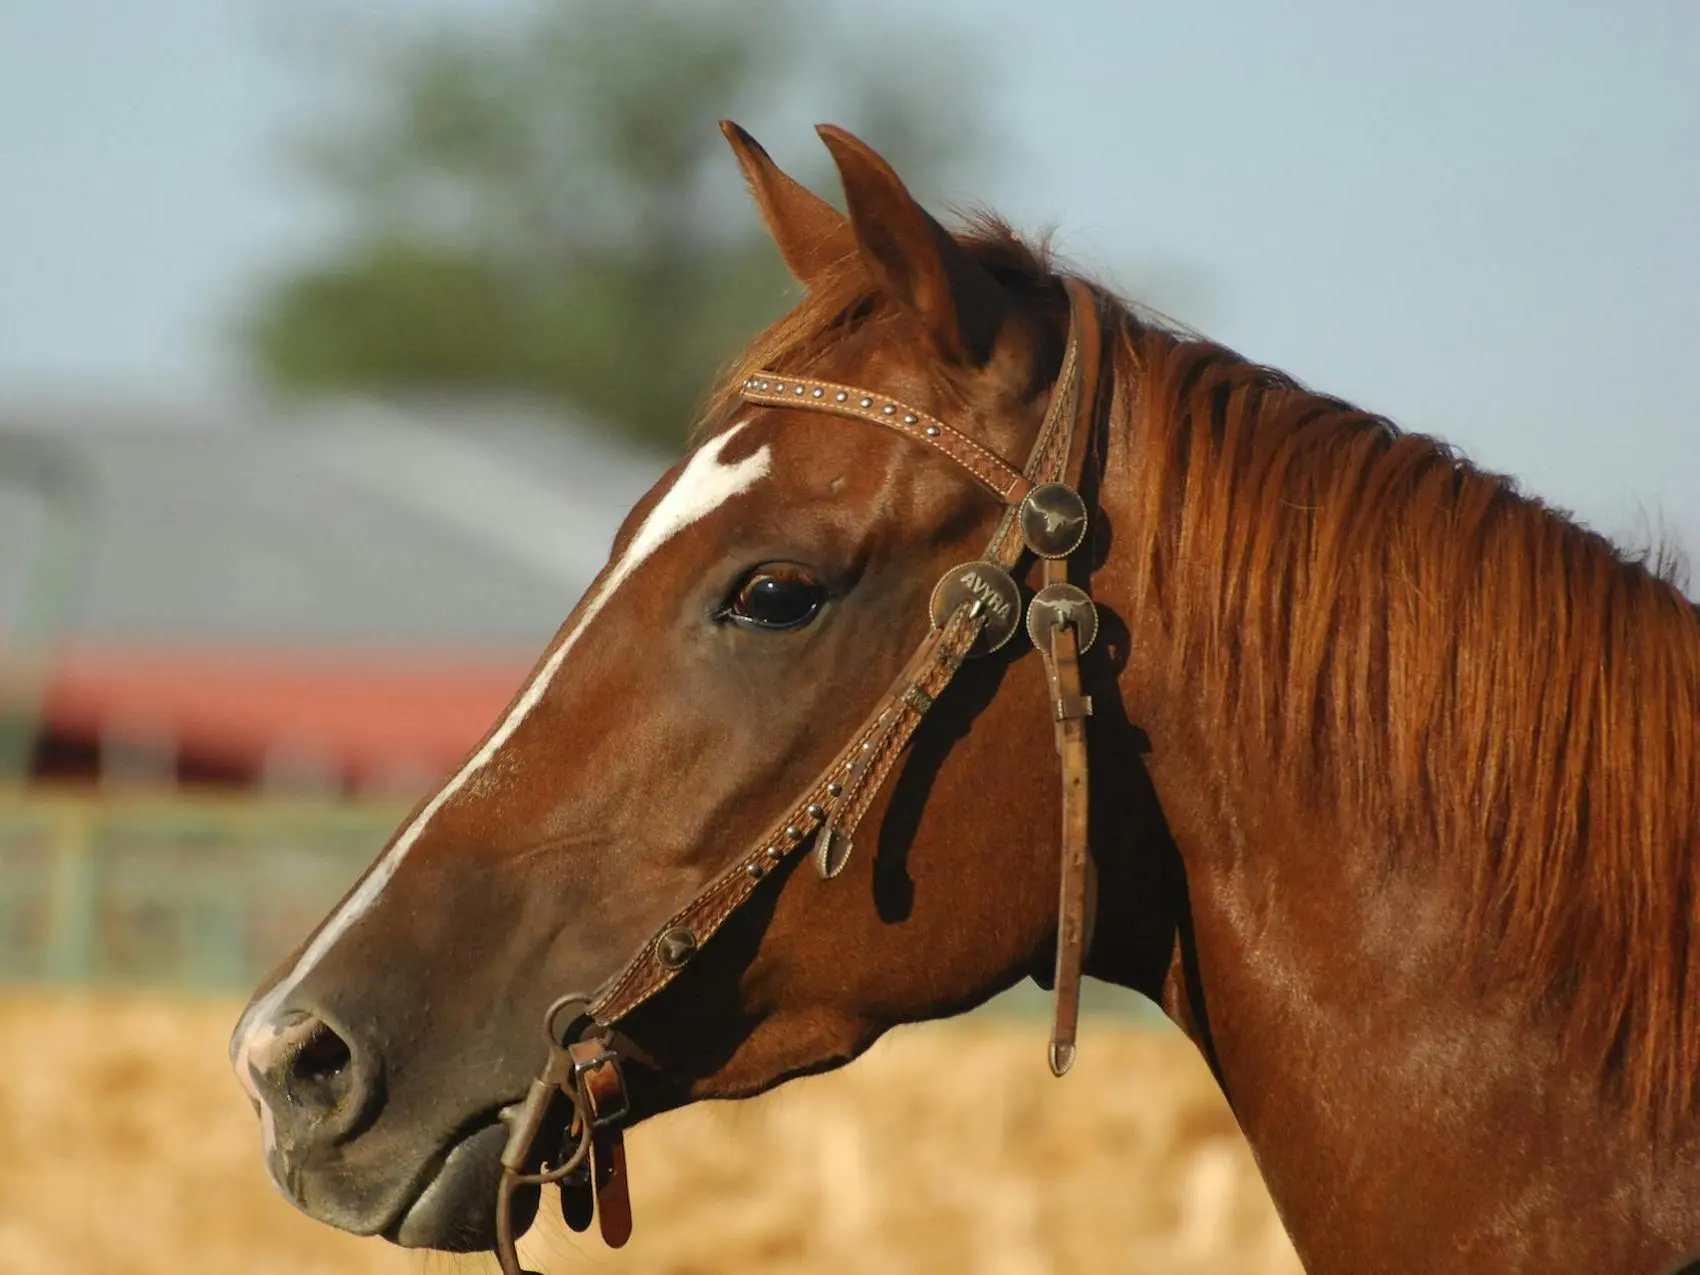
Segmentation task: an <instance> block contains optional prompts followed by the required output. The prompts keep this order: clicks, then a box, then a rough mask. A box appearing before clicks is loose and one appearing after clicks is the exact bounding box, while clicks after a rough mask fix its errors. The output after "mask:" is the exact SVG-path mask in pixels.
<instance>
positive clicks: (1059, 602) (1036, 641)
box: [1027, 584, 1098, 655]
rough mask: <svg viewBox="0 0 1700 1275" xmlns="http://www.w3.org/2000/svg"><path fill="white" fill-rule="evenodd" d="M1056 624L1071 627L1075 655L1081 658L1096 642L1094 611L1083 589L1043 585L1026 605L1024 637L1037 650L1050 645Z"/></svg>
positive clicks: (1048, 647) (1059, 585) (1064, 585)
mask: <svg viewBox="0 0 1700 1275" xmlns="http://www.w3.org/2000/svg"><path fill="white" fill-rule="evenodd" d="M1059 624H1072V625H1073V626H1074V633H1075V640H1076V643H1077V652H1078V653H1079V654H1081V655H1084V654H1085V653H1086V652H1087V651H1088V650H1090V649H1091V647H1092V643H1094V642H1096V641H1097V640H1098V608H1097V607H1096V606H1094V605H1093V604H1092V599H1091V598H1090V597H1088V596H1087V595H1086V590H1084V589H1078V588H1076V587H1075V586H1074V585H1072V584H1047V585H1046V586H1045V587H1044V588H1043V589H1040V590H1039V592H1037V593H1035V594H1034V595H1033V601H1031V602H1029V603H1028V604H1027V636H1028V637H1030V638H1032V639H1033V645H1034V647H1036V648H1037V649H1038V650H1041V651H1047V650H1049V649H1050V646H1051V633H1052V631H1053V630H1054V629H1055V628H1056V627H1057V625H1059Z"/></svg>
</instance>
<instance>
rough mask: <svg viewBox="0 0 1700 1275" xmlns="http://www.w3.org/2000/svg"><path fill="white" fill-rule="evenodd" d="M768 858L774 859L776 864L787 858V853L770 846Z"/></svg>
mask: <svg viewBox="0 0 1700 1275" xmlns="http://www.w3.org/2000/svg"><path fill="white" fill-rule="evenodd" d="M767 857H768V858H769V859H772V860H773V861H774V862H775V863H778V862H779V861H780V860H781V859H783V858H784V857H785V851H783V850H781V849H780V848H779V847H778V846H769V847H768V848H767Z"/></svg>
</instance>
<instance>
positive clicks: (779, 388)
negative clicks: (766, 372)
mask: <svg viewBox="0 0 1700 1275" xmlns="http://www.w3.org/2000/svg"><path fill="white" fill-rule="evenodd" d="M773 392H774V393H775V394H783V393H785V382H784V381H775V382H774V383H773Z"/></svg>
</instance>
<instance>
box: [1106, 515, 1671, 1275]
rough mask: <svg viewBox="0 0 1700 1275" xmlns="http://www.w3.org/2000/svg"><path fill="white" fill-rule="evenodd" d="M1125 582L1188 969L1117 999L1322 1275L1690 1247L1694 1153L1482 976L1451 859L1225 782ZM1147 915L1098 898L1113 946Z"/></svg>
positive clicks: (1233, 779)
mask: <svg viewBox="0 0 1700 1275" xmlns="http://www.w3.org/2000/svg"><path fill="white" fill-rule="evenodd" d="M1106 486H1107V490H1106V492H1105V499H1104V502H1103V503H1104V505H1105V511H1106V513H1107V514H1108V516H1109V518H1110V520H1111V523H1112V526H1113V527H1115V528H1116V529H1117V530H1118V531H1122V530H1123V529H1124V528H1128V522H1127V521H1126V520H1125V518H1124V519H1123V520H1122V521H1120V522H1119V523H1118V521H1117V510H1116V508H1115V503H1114V501H1115V496H1114V490H1113V489H1114V483H1113V481H1112V482H1110V483H1107V484H1106ZM1128 538H1129V539H1131V534H1130V535H1128ZM1126 586H1127V581H1126V579H1125V577H1124V576H1123V575H1122V574H1121V573H1120V572H1119V571H1118V569H1117V568H1116V565H1115V563H1114V561H1113V560H1112V563H1111V564H1109V566H1108V567H1107V568H1106V570H1104V571H1103V572H1101V573H1100V576H1099V577H1098V578H1096V579H1095V581H1094V591H1095V592H1096V593H1097V594H1098V596H1099V597H1100V599H1101V600H1102V601H1103V603H1104V604H1105V605H1106V607H1107V608H1109V609H1110V610H1111V611H1113V612H1116V613H1119V614H1121V615H1122V616H1123V617H1124V618H1125V619H1126V621H1127V623H1128V625H1129V628H1130V630H1131V631H1132V635H1133V640H1132V643H1131V654H1130V658H1129V661H1128V663H1127V665H1126V667H1125V668H1124V669H1123V670H1122V671H1121V673H1120V675H1119V682H1120V689H1121V697H1120V698H1121V706H1122V708H1123V709H1124V710H1125V712H1126V714H1127V716H1128V718H1129V720H1130V721H1132V722H1133V723H1134V724H1136V725H1138V726H1139V727H1141V728H1143V731H1144V733H1145V734H1146V735H1148V736H1149V740H1150V745H1149V750H1148V752H1147V753H1146V755H1145V757H1144V759H1143V766H1144V770H1145V772H1146V773H1147V774H1148V775H1149V777H1150V780H1151V784H1152V787H1153V788H1154V790H1155V797H1156V801H1157V804H1158V805H1159V806H1160V808H1161V812H1162V818H1163V821H1164V824H1165V825H1166V830H1167V833H1168V835H1169V837H1170V838H1172V842H1173V850H1172V852H1171V855H1172V858H1173V859H1174V860H1175V861H1176V862H1178V864H1179V865H1181V868H1182V870H1184V874H1185V888H1184V891H1182V892H1181V893H1182V897H1183V898H1184V900H1185V901H1184V903H1182V904H1181V905H1180V906H1181V907H1183V908H1184V910H1185V916H1184V918H1180V917H1176V916H1175V913H1174V912H1173V911H1171V913H1170V916H1171V917H1173V918H1175V919H1177V920H1178V921H1179V922H1180V923H1179V924H1177V925H1176V926H1175V932H1176V933H1178V934H1179V936H1180V937H1179V939H1178V940H1177V941H1176V942H1175V944H1174V950H1175V951H1176V952H1177V954H1178V955H1177V957H1176V959H1174V960H1173V961H1172V963H1171V965H1170V968H1169V970H1168V972H1167V974H1166V975H1161V974H1160V975H1158V976H1157V977H1158V980H1159V982H1160V986H1159V987H1155V988H1154V987H1153V986H1152V982H1151V978H1150V973H1149V962H1147V967H1146V970H1145V971H1144V972H1142V973H1139V974H1137V975H1135V976H1131V977H1128V978H1127V979H1126V981H1129V982H1130V983H1132V984H1133V985H1136V986H1140V987H1141V989H1142V990H1147V991H1152V992H1155V994H1158V995H1159V996H1160V997H1161V998H1162V999H1163V1001H1164V1003H1165V1005H1166V1006H1167V1007H1168V1008H1169V1009H1170V1011H1171V1014H1172V1015H1173V1016H1174V1017H1175V1018H1176V1020H1177V1021H1178V1022H1179V1023H1180V1025H1181V1026H1182V1028H1183V1029H1184V1030H1187V1031H1188V1032H1189V1034H1191V1035H1192V1036H1193V1038H1194V1040H1195V1041H1197V1042H1198V1043H1199V1044H1200V1046H1201V1048H1202V1049H1204V1050H1205V1052H1206V1053H1207V1056H1208V1057H1209V1058H1210V1059H1211V1061H1212V1064H1213V1065H1214V1066H1215V1067H1216V1068H1217V1069H1218V1075H1219V1079H1220V1080H1221V1082H1222V1085H1223V1088H1224V1090H1225V1091H1226V1094H1227V1096H1228V1099H1229V1101H1230V1102H1231V1104H1232V1105H1233V1108H1234V1111H1235V1114H1236V1116H1237V1117H1238V1119H1239V1121H1240V1124H1241V1126H1242V1128H1243V1129H1244V1131H1245V1133H1246V1136H1247V1138H1248V1139H1249V1140H1250V1142H1251V1145H1252V1147H1253V1150H1254V1151H1255V1153H1256V1155H1257V1158H1258V1161H1259V1164H1260V1167H1261V1168H1262V1171H1263V1173H1264V1177H1265V1179H1266V1181H1267V1183H1268V1185H1269V1187H1270V1190H1271V1193H1272V1195H1273V1196H1274V1198H1275V1201H1276V1203H1277V1205H1278V1207H1279V1208H1280V1209H1281V1211H1282V1215H1283V1218H1284V1220H1285V1221H1286V1223H1287V1225H1288V1227H1289V1229H1290V1230H1291V1231H1292V1233H1293V1236H1294V1239H1295V1242H1296V1243H1297V1245H1298V1247H1299V1250H1300V1253H1301V1255H1302V1256H1303V1257H1304V1258H1305V1260H1306V1263H1307V1269H1308V1270H1310V1271H1311V1272H1312V1275H1329V1273H1331V1272H1347V1271H1351V1272H1360V1271H1388V1272H1394V1271H1397V1272H1405V1271H1410V1272H1417V1271H1430V1270H1438V1269H1446V1270H1449V1271H1453V1272H1464V1273H1468V1272H1477V1271H1480V1272H1488V1271H1492V1272H1495V1273H1496V1275H1500V1273H1503V1272H1515V1271H1524V1270H1528V1271H1534V1270H1540V1271H1543V1272H1545V1271H1549V1270H1558V1269H1567V1270H1568V1269H1577V1270H1581V1269H1593V1270H1608V1269H1609V1270H1614V1271H1616V1270H1621V1271H1625V1272H1628V1273H1629V1275H1634V1273H1635V1272H1639V1271H1643V1270H1644V1271H1647V1272H1649V1273H1651V1272H1654V1271H1656V1270H1659V1269H1662V1268H1663V1266H1664V1265H1669V1264H1670V1263H1671V1262H1672V1261H1674V1260H1675V1258H1677V1257H1678V1256H1680V1255H1681V1254H1682V1253H1683V1252H1685V1251H1692V1250H1693V1249H1695V1248H1700V1210H1696V1209H1695V1207H1694V1206H1693V1205H1692V1204H1690V1203H1689V1201H1691V1200H1695V1199H1700V1156H1697V1155H1696V1154H1695V1152H1694V1151H1692V1150H1684V1151H1682V1152H1681V1153H1674V1154H1673V1155H1671V1156H1664V1155H1661V1156H1660V1157H1658V1158H1659V1159H1660V1160H1662V1161H1663V1162H1662V1163H1655V1157H1654V1155H1653V1154H1652V1153H1650V1152H1648V1151H1647V1150H1646V1144H1645V1142H1644V1140H1642V1139H1641V1138H1640V1137H1639V1136H1638V1135H1637V1134H1635V1133H1634V1132H1633V1131H1630V1130H1627V1129H1625V1128H1624V1126H1623V1122H1622V1120H1621V1118H1620V1117H1618V1116H1616V1115H1614V1113H1613V1112H1612V1111H1611V1110H1610V1108H1609V1106H1608V1104H1607V1102H1606V1100H1605V1099H1604V1098H1602V1096H1601V1094H1600V1092H1599V1086H1598V1084H1597V1082H1596V1080H1595V1079H1594V1078H1593V1077H1592V1076H1590V1075H1588V1074H1585V1072H1584V1071H1583V1069H1582V1068H1581V1067H1579V1066H1577V1065H1573V1064H1572V1062H1571V1061H1570V1060H1567V1059H1566V1058H1565V1056H1564V1054H1563V1051H1562V1050H1561V1049H1560V1048H1559V1046H1558V1044H1557V1040H1556V1036H1554V1035H1551V1034H1544V1033H1543V1032H1541V1031H1540V1030H1538V1029H1536V1028H1535V1027H1534V1026H1532V1025H1531V1023H1530V1016H1529V1014H1528V1012H1527V1011H1526V1008H1525V1007H1524V1005H1523V1004H1521V1003H1520V1002H1519V1001H1518V1000H1517V999H1516V998H1515V997H1513V996H1512V995H1511V994H1509V993H1507V994H1505V995H1503V996H1501V997H1500V998H1498V999H1495V998H1493V997H1491V996H1484V995H1483V994H1482V993H1481V992H1480V991H1479V989H1477V988H1476V987H1475V986H1473V984H1472V983H1471V980H1470V979H1469V977H1468V976H1467V974H1466V973H1465V965H1464V962H1463V961H1462V960H1461V959H1460V958H1461V951H1462V947H1461V944H1462V935H1463V921H1464V911H1465V909H1464V907H1463V901H1464V900H1465V899H1467V898H1468V897H1469V896H1468V892H1469V890H1470V882H1469V881H1468V880H1467V879H1463V873H1464V868H1463V867H1462V866H1461V863H1460V861H1461V859H1462V858H1463V856H1458V855H1453V856H1451V857H1450V859H1449V857H1448V855H1447V853H1446V848H1445V847H1443V846H1442V847H1414V846H1412V847H1400V848H1398V852H1397V853H1389V852H1390V851H1392V850H1394V849H1395V848H1393V847H1389V846H1386V845H1380V844H1371V843H1368V842H1367V840H1366V838H1364V836H1363V835H1362V834H1361V833H1358V832H1356V831H1354V830H1353V829H1352V828H1350V827H1349V826H1347V825H1346V822H1345V820H1344V818H1343V817H1340V818H1336V817H1334V816H1322V817H1319V816H1317V815H1316V814H1300V813H1299V812H1298V808H1297V804H1296V803H1295V802H1293V801H1292V800H1291V799H1290V797H1289V795H1288V794H1284V793H1282V792H1281V791H1280V790H1279V788H1278V787H1277V786H1276V785H1275V784H1274V783H1273V782H1272V781H1271V780H1270V779H1269V778H1268V777H1266V776H1262V775H1259V774H1256V773H1249V772H1248V771H1247V770H1246V769H1244V768H1243V766H1230V765H1229V764H1227V763H1226V761H1225V758H1227V757H1229V756H1231V755H1233V752H1232V751H1231V750H1227V749H1224V748H1222V747H1220V744H1221V742H1222V741H1215V740H1211V739H1209V738H1207V737H1206V735H1205V734H1204V728H1202V727H1200V726H1199V725H1198V724H1197V721H1196V714H1195V713H1194V712H1192V711H1191V710H1190V709H1189V707H1188V706H1189V703H1190V700H1191V697H1192V696H1193V695H1194V694H1195V691H1194V690H1193V688H1190V687H1180V686H1168V685H1165V684H1164V682H1163V680H1162V678H1163V674H1162V673H1160V672H1159V671H1158V670H1161V669H1163V668H1164V667H1166V665H1167V661H1166V659H1165V656H1166V652H1165V651H1164V650H1163V649H1162V643H1163V638H1162V635H1161V631H1160V627H1161V626H1159V625H1155V624H1148V623H1143V622H1142V621H1141V618H1140V617H1138V616H1134V615H1132V614H1130V613H1129V611H1128V607H1129V605H1130V601H1131V592H1130V591H1126ZM1094 770H1095V782H1098V783H1105V784H1109V785H1112V786H1113V785H1125V786H1137V785H1138V783H1141V782H1142V781H1143V780H1142V777H1141V779H1140V780H1138V781H1134V782H1133V783H1131V784H1130V781H1129V780H1128V779H1127V777H1126V776H1125V775H1123V776H1117V775H1109V774H1106V773H1105V770H1104V768H1103V766H1101V765H1100V764H1099V763H1098V762H1097V760H1096V759H1095V762H1094ZM1141 852H1144V853H1147V854H1148V853H1149V847H1139V846H1131V845H1128V844H1127V843H1125V842H1124V843H1123V847H1122V848H1118V849H1116V850H1114V851H1111V853H1114V854H1122V853H1130V854H1138V853H1141ZM1099 853H1100V855H1103V854H1104V853H1105V851H1104V849H1103V848H1102V845H1100V850H1099ZM1391 864H1403V865H1423V864H1427V865H1432V866H1429V867H1419V866H1407V867H1400V868H1398V869H1397V870H1395V869H1394V868H1392V867H1390V866H1389V865H1391ZM1107 875H1109V876H1111V877H1113V876H1114V870H1113V869H1110V870H1109V871H1108V872H1107ZM1151 910H1152V906H1151V898H1150V896H1149V895H1147V896H1146V897H1143V898H1141V897H1138V896H1135V895H1131V894H1125V893H1124V894H1121V895H1120V896H1119V897H1118V895H1117V893H1116V892H1115V891H1114V890H1106V891H1105V893H1104V895H1103V896H1102V902H1101V914H1100V919H1099V926H1100V933H1103V932H1104V931H1105V930H1106V929H1107V930H1109V931H1110V932H1112V933H1113V932H1115V931H1116V930H1117V929H1118V928H1119V927H1122V926H1134V925H1143V924H1148V916H1149V913H1150V912H1151ZM1142 917H1144V918H1147V919H1141V918H1142ZM1579 1257H1580V1258H1581V1259H1582V1260H1581V1264H1576V1263H1577V1260H1578V1258H1579ZM1549 1260H1557V1261H1558V1262H1559V1264H1558V1265H1544V1264H1543V1262H1545V1261H1549ZM1661 1264H1662V1265H1661Z"/></svg>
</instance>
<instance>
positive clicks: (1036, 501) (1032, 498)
mask: <svg viewBox="0 0 1700 1275" xmlns="http://www.w3.org/2000/svg"><path fill="white" fill-rule="evenodd" d="M1019 517H1020V519H1021V541H1022V543H1023V544H1025V545H1026V546H1027V547H1028V548H1029V549H1031V550H1032V551H1033V552H1034V553H1036V554H1038V555H1039V556H1040V557H1041V558H1066V557H1068V555H1069V554H1071V553H1073V552H1074V551H1075V550H1076V549H1078V548H1080V542H1081V541H1082V540H1084V539H1086V502H1085V501H1084V500H1082V499H1081V498H1080V493H1079V492H1077V491H1075V490H1074V488H1072V487H1070V486H1069V485H1068V484H1067V483H1040V484H1039V485H1038V486H1037V487H1035V488H1033V490H1032V491H1030V492H1028V493H1027V495H1026V496H1024V497H1023V498H1022V501H1021V510H1020V514H1019Z"/></svg>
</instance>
